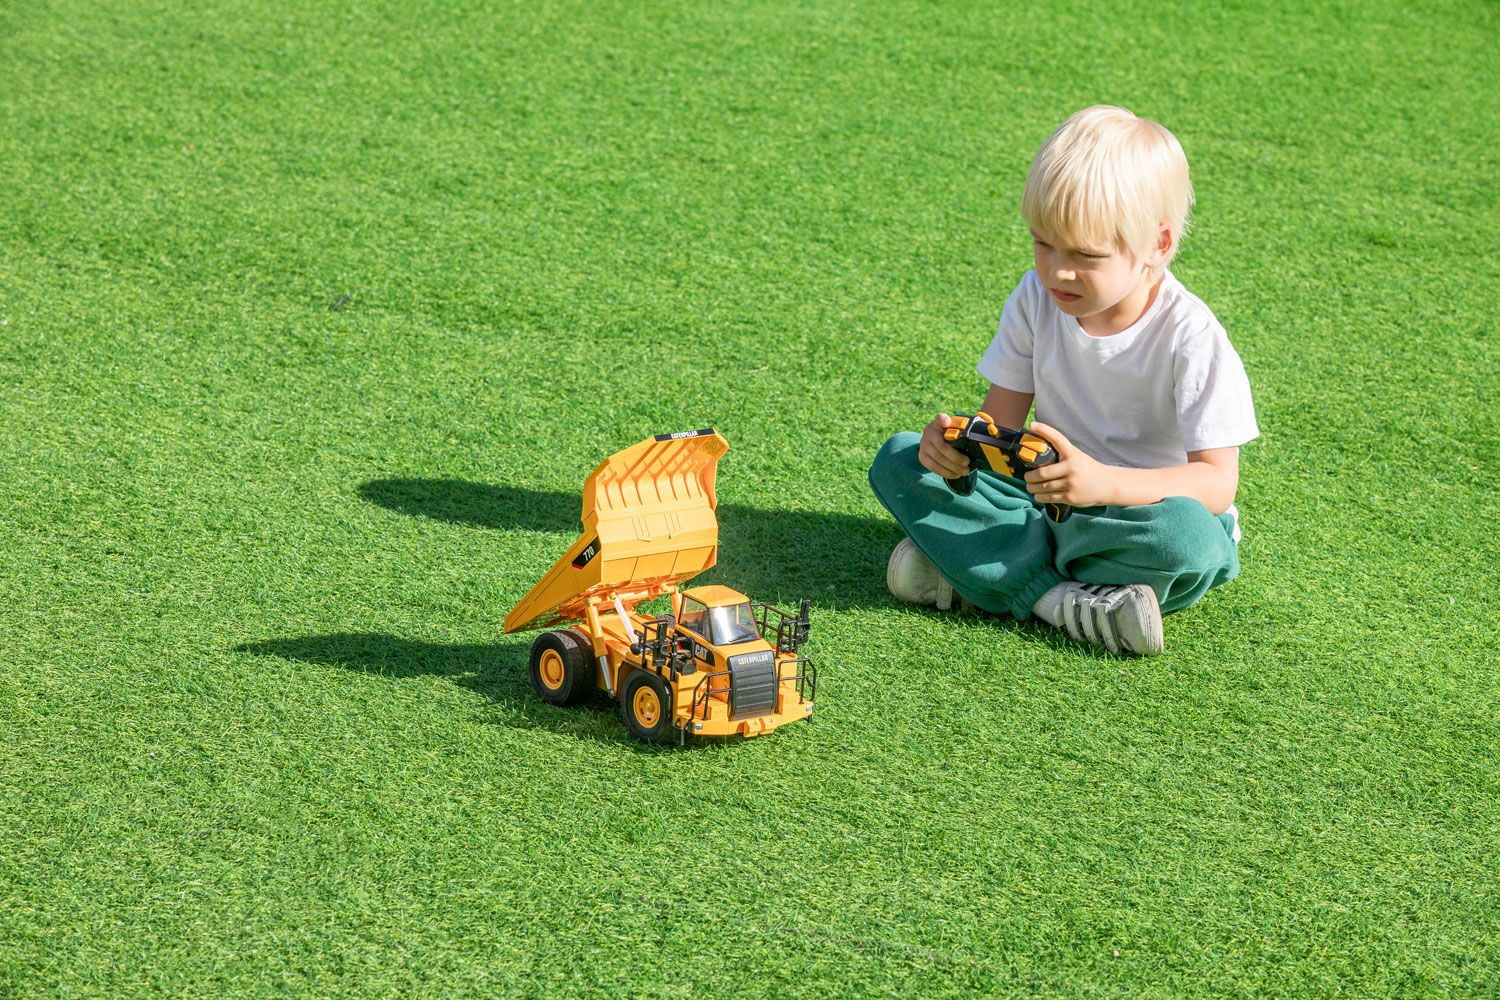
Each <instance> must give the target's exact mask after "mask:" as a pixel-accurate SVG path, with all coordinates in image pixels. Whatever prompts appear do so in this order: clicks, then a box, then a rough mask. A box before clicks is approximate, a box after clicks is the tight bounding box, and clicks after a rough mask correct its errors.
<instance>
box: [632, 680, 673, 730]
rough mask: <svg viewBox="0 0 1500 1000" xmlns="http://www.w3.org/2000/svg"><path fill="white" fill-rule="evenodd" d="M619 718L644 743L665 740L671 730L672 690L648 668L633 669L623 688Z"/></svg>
mask: <svg viewBox="0 0 1500 1000" xmlns="http://www.w3.org/2000/svg"><path fill="white" fill-rule="evenodd" d="M620 717H621V718H623V719H624V720H625V728H626V729H628V730H630V735H632V736H634V737H635V738H636V739H638V740H641V741H642V742H644V743H662V742H665V741H666V739H667V737H668V736H669V735H670V734H671V732H672V691H671V689H670V688H668V687H667V682H666V681H664V680H662V679H661V678H660V677H658V676H657V675H656V674H653V673H651V672H649V671H646V670H636V671H632V672H631V674H630V676H629V677H627V678H625V686H624V687H622V688H621V689H620Z"/></svg>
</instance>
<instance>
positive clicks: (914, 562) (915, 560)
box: [885, 538, 954, 611]
mask: <svg viewBox="0 0 1500 1000" xmlns="http://www.w3.org/2000/svg"><path fill="white" fill-rule="evenodd" d="M885 585H886V586H887V587H888V588H890V591H891V596H892V597H894V598H896V600H898V601H905V602H907V603H908V604H927V605H931V606H932V607H935V608H938V609H940V610H942V611H947V610H948V609H949V608H951V607H953V596H954V595H953V585H952V584H950V583H949V582H948V581H947V580H944V579H943V574H941V573H939V572H938V570H937V567H936V566H934V565H933V564H932V560H931V559H928V558H927V557H926V556H924V555H923V554H922V550H921V549H918V548H917V543H916V542H913V541H912V540H911V539H910V538H903V539H901V541H900V542H898V543H897V544H896V547H895V548H894V549H893V550H891V560H890V562H888V563H886V564H885Z"/></svg>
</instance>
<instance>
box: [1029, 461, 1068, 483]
mask: <svg viewBox="0 0 1500 1000" xmlns="http://www.w3.org/2000/svg"><path fill="white" fill-rule="evenodd" d="M1067 474H1068V470H1067V469H1066V468H1064V466H1063V463H1062V462H1057V463H1055V464H1053V465H1044V466H1042V467H1041V468H1040V469H1032V470H1031V471H1030V472H1028V473H1026V475H1025V477H1023V478H1025V480H1026V481H1027V482H1028V483H1045V482H1050V481H1051V480H1053V479H1061V478H1062V477H1063V476H1066V475H1067Z"/></svg>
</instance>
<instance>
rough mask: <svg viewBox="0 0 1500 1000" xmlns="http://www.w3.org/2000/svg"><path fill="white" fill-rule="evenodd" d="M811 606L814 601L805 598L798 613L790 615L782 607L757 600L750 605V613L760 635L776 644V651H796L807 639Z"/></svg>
mask: <svg viewBox="0 0 1500 1000" xmlns="http://www.w3.org/2000/svg"><path fill="white" fill-rule="evenodd" d="M811 607H812V602H811V601H806V600H804V601H803V602H802V605H801V606H800V607H799V608H798V609H797V613H796V614H795V615H789V614H787V613H786V612H785V611H782V610H781V609H780V608H776V607H772V606H771V605H769V604H761V603H759V602H756V603H754V604H751V605H750V613H751V615H753V616H754V618H755V627H756V628H758V629H760V637H761V638H762V639H764V640H765V641H766V642H769V643H770V644H771V645H773V646H775V647H776V652H778V653H795V652H797V650H798V649H799V648H801V646H802V644H803V643H804V642H806V641H807V633H808V628H809V626H808V618H807V612H808V609H809V608H811Z"/></svg>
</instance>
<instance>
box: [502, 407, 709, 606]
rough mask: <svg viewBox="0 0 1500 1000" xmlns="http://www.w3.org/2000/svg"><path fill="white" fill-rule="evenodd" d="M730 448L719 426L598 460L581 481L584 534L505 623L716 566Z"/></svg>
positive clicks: (651, 587)
mask: <svg viewBox="0 0 1500 1000" xmlns="http://www.w3.org/2000/svg"><path fill="white" fill-rule="evenodd" d="M728 450H729V443H728V442H727V441H725V440H724V439H723V438H722V437H720V436H719V434H718V433H717V432H715V431H714V430H712V429H707V430H699V431H684V432H682V433H680V434H658V435H657V436H656V437H653V438H648V439H646V440H645V441H642V442H641V443H640V444H637V445H633V446H632V447H629V448H626V449H625V450H624V451H622V452H618V453H617V454H615V455H612V456H610V457H609V458H607V459H605V460H604V461H603V462H602V463H600V465H599V467H598V468H597V469H595V470H594V474H593V475H591V476H589V479H588V482H587V483H586V484H584V487H583V532H582V533H581V534H580V535H579V536H578V541H576V542H574V543H573V544H572V545H571V546H570V547H569V548H568V551H567V552H566V553H565V554H564V555H563V557H562V558H561V559H559V560H558V561H557V562H556V564H554V565H553V567H552V568H551V569H550V570H548V571H547V575H546V576H544V577H542V579H541V581H540V582H538V583H537V585H536V586H535V587H532V588H531V592H530V593H528V594H527V595H526V596H525V597H523V598H522V599H521V602H520V603H519V604H517V605H516V606H515V607H514V608H513V609H511V612H510V614H508V615H506V616H505V631H506V632H523V631H525V630H527V629H533V628H550V627H553V626H556V625H563V624H567V623H569V622H574V621H578V620H579V619H581V618H583V617H584V614H585V611H584V609H585V607H586V605H587V603H588V601H589V600H590V599H591V598H594V597H603V596H606V595H609V594H610V593H611V592H622V593H623V592H625V591H631V592H635V593H640V592H642V591H646V592H648V593H649V595H650V596H654V595H656V594H660V593H662V592H664V591H665V590H666V589H667V588H668V587H672V586H676V585H677V584H679V583H681V582H682V581H684V580H687V579H689V578H691V577H694V576H696V575H698V574H699V573H702V572H703V571H704V570H706V569H708V568H709V567H711V566H713V564H714V562H715V561H716V560H717V558H718V551H719V522H718V520H717V519H716V518H715V516H714V508H715V507H717V506H718V499H717V497H715V496H714V476H715V473H716V472H717V468H718V462H719V458H720V456H722V455H723V454H724V453H725V452H726V451H728ZM632 603H634V602H632Z"/></svg>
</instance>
